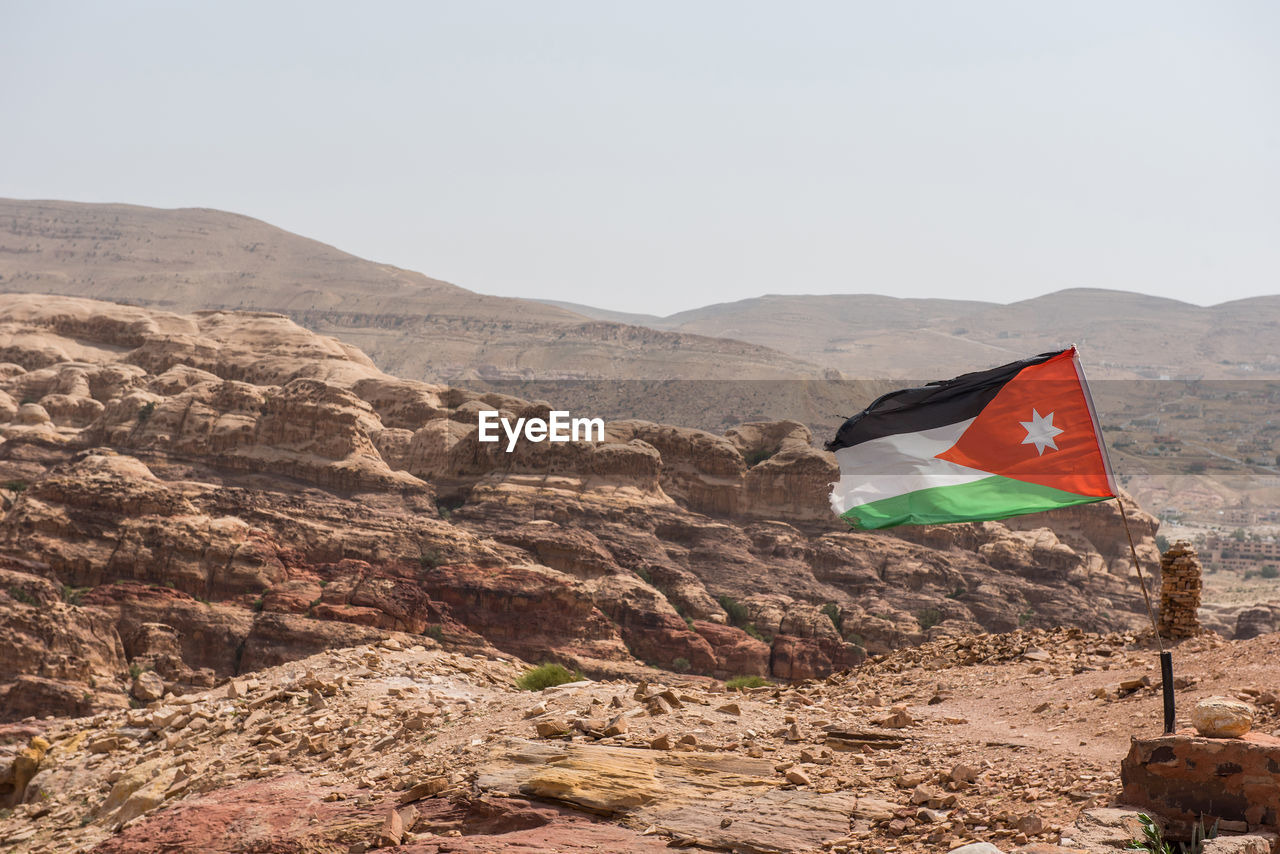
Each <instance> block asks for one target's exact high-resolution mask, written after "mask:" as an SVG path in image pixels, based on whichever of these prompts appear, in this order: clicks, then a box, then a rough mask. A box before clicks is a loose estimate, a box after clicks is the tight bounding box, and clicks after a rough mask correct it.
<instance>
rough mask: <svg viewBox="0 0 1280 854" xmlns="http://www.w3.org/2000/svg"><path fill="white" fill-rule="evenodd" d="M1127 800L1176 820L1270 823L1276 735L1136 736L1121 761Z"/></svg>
mask: <svg viewBox="0 0 1280 854" xmlns="http://www.w3.org/2000/svg"><path fill="white" fill-rule="evenodd" d="M1120 774H1121V779H1122V781H1123V783H1124V794H1123V795H1122V799H1123V800H1124V802H1125V803H1126V804H1132V805H1134V806H1140V807H1147V808H1149V809H1151V810H1154V811H1156V812H1158V813H1159V814H1160V815H1162V816H1165V817H1166V818H1168V819H1170V820H1171V821H1173V822H1175V823H1177V824H1189V823H1192V822H1195V821H1197V820H1198V819H1199V817H1200V816H1201V815H1203V816H1205V817H1206V823H1210V822H1212V820H1213V819H1215V818H1219V819H1225V820H1227V821H1242V822H1246V823H1247V824H1248V826H1249V828H1250V829H1254V828H1257V827H1259V826H1262V825H1265V826H1268V827H1273V826H1275V825H1276V824H1277V820H1278V819H1280V739H1276V738H1273V737H1271V736H1269V735H1264V734H1261V733H1249V734H1247V735H1245V736H1244V737H1243V738H1205V737H1203V736H1198V735H1192V734H1190V733H1186V732H1184V733H1177V734H1175V735H1162V736H1159V737H1157V738H1135V739H1134V740H1133V742H1132V744H1131V745H1130V747H1129V755H1128V756H1126V757H1125V758H1124V761H1123V762H1122V763H1121V764H1120Z"/></svg>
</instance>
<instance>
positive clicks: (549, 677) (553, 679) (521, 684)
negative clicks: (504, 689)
mask: <svg viewBox="0 0 1280 854" xmlns="http://www.w3.org/2000/svg"><path fill="white" fill-rule="evenodd" d="M580 679H582V674H581V673H579V672H577V671H576V670H569V669H568V668H567V667H564V666H563V665H560V664H552V663H551V662H543V663H542V664H539V665H538V666H537V667H534V668H531V669H529V670H526V671H525V672H524V674H523V675H521V676H520V678H519V679H517V680H516V687H517V688H519V689H520V690H521V691H542V690H543V689H546V688H550V687H552V686H554V685H563V684H565V683H566V682H577V681H579V680H580Z"/></svg>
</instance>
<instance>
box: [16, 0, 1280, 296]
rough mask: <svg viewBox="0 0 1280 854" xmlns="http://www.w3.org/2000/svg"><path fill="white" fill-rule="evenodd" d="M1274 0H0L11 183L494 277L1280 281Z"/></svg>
mask: <svg viewBox="0 0 1280 854" xmlns="http://www.w3.org/2000/svg"><path fill="white" fill-rule="evenodd" d="M1277 44H1280V4H1276V3H1274V2H1268V0H1260V2H1253V3H1247V2H1219V0H1204V2H1199V3H1186V2H1170V0H1159V2H1132V0H1126V1H1125V2H1120V3H1117V2H1113V0H1110V1H1109V2H1071V3H1048V2H1027V0H1009V2H980V0H972V2H955V0H938V1H937V2H883V0H881V2H830V3H816V2H815V3H797V2H772V3H752V2H741V0H733V2H706V0H684V2H655V0H646V2H643V3H641V2H629V3H621V2H609V0H582V2H545V0H537V1H536V2H535V1H534V0H511V2H477V0H456V2H452V3H432V2H418V3H403V4H392V3H376V2H371V3H352V2H344V3H318V2H298V3H267V2H254V3H235V2H222V0H220V2H217V3H199V4H197V3H181V2H178V3H175V2H172V0H164V2H155V3H141V2H92V3H89V2H84V3H65V2H48V0H38V1H37V2H15V0H0V124H2V125H3V130H2V131H0V196H12V197H18V198H56V199H71V200H78V201H101V202H132V203H137V204H145V205H156V206H160V207H189V206H190V207H214V208H222V209H225V210H230V211H236V212H238V213H244V214H248V215H251V216H255V217H258V218H260V219H264V220H266V221H268V222H271V223H273V224H275V225H278V226H281V227H283V228H286V229H289V230H291V231H295V232H298V233H300V234H303V235H306V236H308V237H314V238H317V239H319V240H323V241H325V242H327V243H332V244H334V245H335V246H338V247H339V248H341V249H345V250H347V251H349V252H353V253H355V254H357V255H361V256H364V257H367V258H372V259H375V260H379V261H385V262H389V263H393V264H397V265H399V266H402V267H408V268H411V269H415V270H420V271H422V272H424V273H427V274H428V275H432V276H436V277H439V278H444V279H448V280H449V281H452V282H455V283H457V284H459V285H462V286H464V287H468V288H471V289H473V290H477V291H482V292H486V293H494V294H505V295H519V296H539V297H546V298H554V299H564V300H572V301H576V302H586V303H591V304H595V305H600V306H604V307H608V308H616V309H622V310H628V311H644V312H653V313H659V314H665V313H669V312H672V311H677V310H680V309H684V308H691V307H694V306H696V305H701V304H705V303H710V302H719V301H726V300H735V299H741V298H745V297H750V296H757V295H760V294H763V293H835V292H845V293H861V292H875V293H885V294H894V295H899V296H951V297H964V298H972V299H988V300H996V301H1001V302H1008V301H1013V300H1017V299H1021V298H1025V297H1029V296H1034V295H1036V294H1040V293H1045V292H1048V291H1053V290H1057V289H1060V288H1064V287H1072V286H1095V287H1108V288H1123V289H1129V290H1137V291H1143V292H1146V293H1153V294H1162V295H1166V296H1171V297H1176V298H1178V299H1183V300H1187V301H1191V302H1197V303H1201V304H1207V303H1214V302H1220V301H1223V300H1228V299H1235V298H1240V297H1245V296H1251V295H1257V294H1263V293H1277V292H1280V284H1278V282H1277V271H1278V270H1280V51H1277V49H1276V46H1277Z"/></svg>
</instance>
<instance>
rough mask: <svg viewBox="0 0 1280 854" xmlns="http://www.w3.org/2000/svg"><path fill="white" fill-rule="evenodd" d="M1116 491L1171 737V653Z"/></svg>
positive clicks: (1165, 726)
mask: <svg viewBox="0 0 1280 854" xmlns="http://www.w3.org/2000/svg"><path fill="white" fill-rule="evenodd" d="M1119 492H1120V490H1118V489H1117V490H1116V504H1118V505H1120V518H1121V519H1122V520H1123V521H1124V535H1125V537H1126V538H1127V539H1128V540H1129V555H1130V556H1131V557H1132V558H1133V568H1134V569H1136V570H1137V571H1138V584H1140V585H1141V586H1142V599H1143V601H1145V602H1146V603H1147V616H1148V617H1150V618H1151V631H1152V632H1154V633H1155V636H1156V648H1157V649H1158V650H1160V689H1161V693H1162V694H1163V695H1164V731H1165V734H1166V735H1172V734H1173V730H1174V708H1173V653H1171V652H1169V651H1168V650H1166V649H1165V648H1164V642H1163V641H1161V640H1160V627H1159V626H1158V625H1157V624H1156V612H1155V611H1154V610H1153V609H1152V607H1151V594H1149V593H1148V592H1147V579H1146V576H1144V575H1143V574H1142V564H1141V562H1139V560H1138V550H1137V549H1136V548H1135V547H1134V545H1133V532H1132V531H1131V530H1129V514H1128V513H1127V512H1126V511H1125V509H1124V501H1123V500H1121V498H1120V495H1119Z"/></svg>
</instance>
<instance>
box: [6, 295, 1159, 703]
mask: <svg viewBox="0 0 1280 854" xmlns="http://www.w3.org/2000/svg"><path fill="white" fill-rule="evenodd" d="M0 358H4V359H6V360H8V361H7V362H6V363H4V364H3V365H0V394H2V395H4V397H0V404H5V403H7V402H9V401H11V402H12V405H11V406H0V419H3V418H5V417H7V418H8V421H7V422H5V423H0V436H2V437H3V439H4V441H3V443H0V487H3V489H0V497H3V500H4V507H5V510H4V516H3V519H0V556H5V560H6V561H7V563H5V564H4V567H3V569H4V571H5V572H8V573H12V574H11V575H6V576H4V579H6V580H5V581H4V584H2V585H0V617H2V618H3V620H4V625H5V626H6V627H13V629H14V630H15V632H16V633H17V634H16V635H15V636H16V637H18V638H19V640H18V641H17V643H16V644H15V647H20V649H18V650H17V651H16V652H15V654H14V655H12V656H9V657H8V658H7V660H6V661H5V662H3V663H2V664H0V668H4V669H0V691H5V692H7V693H6V697H7V698H8V700H9V702H7V703H5V704H3V708H4V709H5V714H6V715H8V716H11V717H21V716H24V715H28V714H31V713H32V712H34V711H37V710H40V711H47V712H48V711H58V712H66V713H79V712H84V711H88V710H90V709H102V708H110V707H118V706H121V705H125V704H127V703H128V700H129V695H130V692H132V691H133V689H134V682H135V680H136V679H137V678H138V676H139V675H140V674H142V673H154V676H149V677H146V678H144V679H143V680H142V683H144V685H149V687H142V688H139V690H140V691H143V692H144V695H149V694H151V693H154V692H155V690H156V688H155V678H157V677H158V678H159V679H160V680H162V681H163V683H164V690H165V691H170V690H177V691H182V690H191V689H194V688H199V687H201V686H207V685H211V684H215V683H216V682H218V681H219V680H225V679H227V678H230V677H232V676H236V675H238V674H241V673H245V672H247V671H249V670H253V669H256V668H260V667H263V666H269V665H272V664H277V663H280V662H282V661H287V660H289V659H291V658H297V657H301V656H305V655H310V654H313V653H315V652H317V651H319V650H323V649H326V648H330V647H335V646H347V645H351V644H357V643H367V642H370V641H373V640H376V639H377V638H379V637H385V636H388V635H390V634H395V633H404V634H407V635H416V636H419V637H422V638H423V642H424V643H428V644H431V643H436V642H443V643H446V644H449V645H451V646H455V647H458V648H466V649H475V650H484V649H492V648H495V647H496V648H497V649H499V650H503V651H506V652H507V653H510V654H515V655H520V656H522V657H525V658H528V659H531V660H542V659H544V658H555V659H558V660H560V661H563V662H565V663H566V664H569V665H571V666H574V667H578V668H581V669H584V670H585V671H587V672H589V673H592V674H596V675H606V674H616V675H624V674H631V673H636V672H638V669H639V668H641V667H642V666H643V664H645V663H649V664H653V665H657V666H659V667H663V668H669V669H674V670H677V671H682V672H690V673H701V674H706V675H712V676H717V677H721V678H724V677H729V676H734V675H756V674H760V675H772V676H775V677H779V678H783V679H804V678H810V677H813V676H821V675H825V674H828V673H830V672H832V671H834V670H838V669H841V668H844V667H848V666H851V665H853V664H855V663H857V662H859V661H861V660H862V659H863V658H864V657H865V656H866V655H867V654H875V653H883V652H887V651H889V650H891V649H894V648H896V647H900V646H903V645H908V644H913V643H919V642H921V641H923V640H925V639H926V638H928V637H940V636H952V635H956V634H958V633H959V634H963V633H969V632H973V631H976V630H979V629H982V628H986V629H989V630H994V631H1008V630H1011V629H1015V628H1018V627H1019V626H1025V625H1056V624H1065V625H1075V626H1080V627H1083V628H1088V629H1095V630H1101V629H1109V628H1115V627H1127V626H1135V625H1139V622H1140V621H1139V617H1138V614H1139V608H1140V604H1139V603H1140V598H1139V597H1138V595H1137V588H1136V586H1135V585H1134V583H1133V580H1132V578H1130V577H1129V572H1130V569H1129V568H1128V565H1127V563H1123V562H1119V561H1118V560H1117V559H1116V557H1115V555H1116V554H1117V552H1118V549H1119V543H1120V542H1122V537H1123V534H1122V529H1120V528H1119V527H1118V524H1115V523H1118V517H1116V516H1115V514H1114V511H1113V510H1112V509H1110V508H1108V507H1107V506H1105V505H1091V506H1090V507H1088V508H1074V509H1072V510H1070V511H1062V512H1060V513H1059V514H1047V515H1044V516H1042V517H1037V524H1036V525H1035V526H1034V527H1030V526H1029V527H1028V528H1027V529H1025V530H1023V529H1017V528H1016V527H1014V526H1011V525H1009V524H1003V523H994V522H992V523H984V524H974V525H957V526H948V527H946V528H936V529H929V528H919V529H905V528H904V529H900V530H899V531H898V532H896V533H895V534H881V533H858V532H852V531H849V530H847V529H846V528H844V527H842V523H840V522H839V521H838V520H836V519H834V518H833V517H832V516H831V514H830V511H829V509H828V507H827V498H826V492H827V488H828V487H827V485H828V483H829V482H830V480H831V479H832V478H833V476H834V471H835V469H834V462H833V460H832V458H831V456H830V455H828V454H826V453H824V452H822V451H819V450H817V449H815V448H814V447H813V446H812V440H811V437H810V436H809V434H808V431H807V430H806V429H805V428H804V427H803V426H802V425H800V424H799V423H796V422H771V423H750V424H745V425H741V426H740V427H738V428H735V429H734V430H731V431H729V432H728V433H726V434H725V435H716V434H713V433H709V432H705V431H699V430H691V429H687V428H680V427H674V426H668V425H662V424H657V423H653V422H647V421H639V420H629V421H617V422H611V423H609V424H608V425H607V429H606V436H605V438H604V440H603V441H600V442H586V443H584V442H578V443H565V444H550V443H547V444H530V443H524V444H521V445H520V446H518V447H517V448H516V450H515V452H513V453H510V454H508V453H506V452H505V451H504V450H503V449H502V446H501V445H498V444H491V443H482V442H480V441H479V440H478V435H477V429H476V413H477V412H478V411H479V410H480V409H483V408H492V409H496V410H499V411H500V412H501V413H502V414H503V415H504V416H508V417H532V416H545V415H546V414H547V412H548V410H549V409H550V408H551V407H550V404H548V403H546V402H536V401H534V402H531V401H524V400H520V399H516V398H512V397H508V396H504V395H498V394H493V393H482V392H472V391H467V390H464V389H459V388H453V387H448V386H443V385H432V384H425V383H416V382H409V381H404V380H399V379H396V378H394V377H390V376H388V375H386V374H383V373H382V372H381V371H379V370H378V369H377V368H376V367H374V366H373V364H372V363H371V362H370V361H369V360H368V359H367V358H366V357H365V356H364V355H363V354H361V353H360V352H359V351H357V350H355V349H354V348H351V347H349V346H346V345H343V344H341V343H339V342H337V341H334V340H333V339H328V338H323V337H321V336H317V335H314V334H313V333H310V332H307V331H306V330H303V329H301V328H300V327H298V326H296V325H294V324H293V323H291V322H290V321H288V320H287V319H285V318H283V317H280V316H277V315H267V314H262V313H234V312H201V313H198V314H196V315H192V316H179V315H174V314H166V313H163V312H156V311H150V310H145V309H139V308H133V307H126V306H116V305H110V304H106V303H96V302H92V301H87V300H78V299H69V298H49V297H32V296H6V297H0ZM1135 522H1136V530H1137V532H1138V534H1139V536H1140V537H1141V546H1140V547H1141V549H1142V550H1143V554H1144V555H1145V556H1148V557H1151V556H1153V555H1154V554H1155V550H1154V546H1153V544H1152V539H1151V538H1152V535H1153V534H1154V531H1155V522H1154V520H1153V519H1151V517H1148V516H1145V515H1141V516H1140V517H1139V518H1137V519H1136V520H1135ZM1028 525H1030V523H1028ZM1046 525H1048V526H1051V528H1052V530H1051V529H1050V528H1047V527H1045V526H1046ZM1058 531H1060V532H1061V533H1060V534H1059V533H1055V532H1058ZM51 614H52V615H51ZM78 627H83V629H81V628H78ZM6 636H8V635H6ZM131 671H132V672H131ZM23 698H29V699H23ZM133 699H135V701H136V700H137V693H134V694H133Z"/></svg>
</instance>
